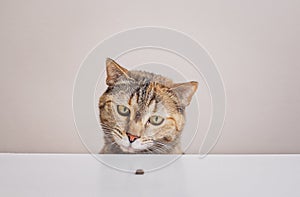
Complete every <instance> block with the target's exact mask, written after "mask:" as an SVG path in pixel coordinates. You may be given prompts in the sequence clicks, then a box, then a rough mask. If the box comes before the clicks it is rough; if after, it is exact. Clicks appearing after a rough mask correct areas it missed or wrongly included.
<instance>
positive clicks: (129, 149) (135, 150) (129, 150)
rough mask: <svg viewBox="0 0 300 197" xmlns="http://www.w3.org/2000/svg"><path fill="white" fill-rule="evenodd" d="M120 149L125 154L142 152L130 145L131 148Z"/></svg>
mask: <svg viewBox="0 0 300 197" xmlns="http://www.w3.org/2000/svg"><path fill="white" fill-rule="evenodd" d="M120 148H121V150H122V151H123V152H127V153H136V152H138V151H141V150H138V149H135V148H133V147H132V146H131V145H129V146H123V145H120Z"/></svg>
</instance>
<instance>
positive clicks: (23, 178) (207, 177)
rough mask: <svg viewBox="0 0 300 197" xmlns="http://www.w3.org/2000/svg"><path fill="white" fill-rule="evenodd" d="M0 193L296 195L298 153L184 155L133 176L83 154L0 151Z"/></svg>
mask: <svg viewBox="0 0 300 197" xmlns="http://www.w3.org/2000/svg"><path fill="white" fill-rule="evenodd" d="M145 156H146V157H148V158H149V160H151V157H152V156H151V155H144V156H141V155H135V156H133V157H135V158H136V159H137V160H138V159H139V158H140V157H145ZM103 157H105V156H103ZM114 157H121V158H123V157H126V156H124V155H121V156H120V155H114ZM153 157H157V156H153ZM160 157H163V156H160ZM0 196H1V197H10V196H30V197H35V196H39V197H41V196H65V197H67V196H72V197H77V196H85V197H89V196H97V197H99V196H118V197H124V196H139V197H141V196H204V197H210V196H218V197H219V196H221V197H223V196H228V197H232V196H239V197H245V196H251V197H254V196H255V197H257V196H264V197H269V196H270V197H277V196H278V197H279V196H280V197H294V196H295V197H299V196H300V155H208V156H207V157H205V158H204V159H199V156H197V155H183V156H182V157H181V158H180V159H178V160H177V161H176V162H174V163H173V164H171V165H170V166H168V167H166V168H163V169H160V170H157V171H154V172H150V173H145V174H144V175H134V174H130V173H123V172H119V171H116V170H113V169H111V168H109V167H107V166H104V165H102V164H101V163H99V162H98V161H97V160H96V159H95V158H94V157H92V156H91V155H88V154H85V155H84V154H0Z"/></svg>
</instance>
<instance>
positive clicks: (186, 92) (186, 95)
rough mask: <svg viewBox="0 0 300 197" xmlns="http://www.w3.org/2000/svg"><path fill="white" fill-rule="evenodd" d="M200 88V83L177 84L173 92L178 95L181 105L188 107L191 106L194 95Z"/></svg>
mask: <svg viewBox="0 0 300 197" xmlns="http://www.w3.org/2000/svg"><path fill="white" fill-rule="evenodd" d="M197 88H198V82H196V81H191V82H187V83H176V84H174V85H173V87H172V88H171V90H172V91H173V92H175V93H176V95H177V97H178V98H179V100H180V101H181V104H182V105H183V106H184V107H186V106H188V105H189V104H190V102H191V100H192V97H193V95H194V93H195V92H196V90H197Z"/></svg>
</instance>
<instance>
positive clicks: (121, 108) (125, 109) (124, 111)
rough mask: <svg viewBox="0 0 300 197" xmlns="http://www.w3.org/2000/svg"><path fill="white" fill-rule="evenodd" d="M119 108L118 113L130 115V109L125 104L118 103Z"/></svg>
mask: <svg viewBox="0 0 300 197" xmlns="http://www.w3.org/2000/svg"><path fill="white" fill-rule="evenodd" d="M117 109H118V113H119V114H120V115H122V116H129V114H130V110H129V109H128V107H125V106H124V105H118V106H117Z"/></svg>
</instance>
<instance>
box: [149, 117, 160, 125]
mask: <svg viewBox="0 0 300 197" xmlns="http://www.w3.org/2000/svg"><path fill="white" fill-rule="evenodd" d="M163 121H164V118H162V117H160V116H151V117H150V118H149V122H150V123H151V124H153V125H156V126H157V125H160V124H161V123H163Z"/></svg>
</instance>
